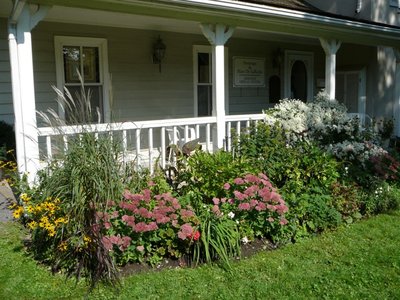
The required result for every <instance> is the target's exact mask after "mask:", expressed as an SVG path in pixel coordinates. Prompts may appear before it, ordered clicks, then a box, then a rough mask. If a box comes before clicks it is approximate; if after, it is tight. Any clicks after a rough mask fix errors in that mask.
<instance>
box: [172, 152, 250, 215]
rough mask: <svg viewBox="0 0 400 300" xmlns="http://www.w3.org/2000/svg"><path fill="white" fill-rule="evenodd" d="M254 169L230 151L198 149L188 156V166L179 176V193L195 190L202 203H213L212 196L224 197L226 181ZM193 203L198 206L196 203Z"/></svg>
mask: <svg viewBox="0 0 400 300" xmlns="http://www.w3.org/2000/svg"><path fill="white" fill-rule="evenodd" d="M252 169H253V167H252V166H251V165H250V164H249V163H248V162H246V161H245V160H244V159H240V158H235V157H233V156H232V154H231V153H229V152H225V151H218V152H216V153H207V152H202V151H197V152H196V153H195V154H194V155H192V156H191V157H189V158H188V160H187V166H186V168H185V169H184V170H183V171H182V172H181V173H180V174H179V176H178V178H179V187H180V188H179V189H178V193H179V194H180V195H185V194H187V193H189V192H194V193H195V194H197V196H198V198H199V199H201V203H212V202H211V200H212V198H214V197H223V195H224V189H223V186H224V183H226V182H229V181H230V180H232V179H234V178H236V177H238V176H240V175H243V174H245V173H248V172H251V170H252ZM193 205H194V206H196V207H197V206H198V205H196V204H194V203H193Z"/></svg>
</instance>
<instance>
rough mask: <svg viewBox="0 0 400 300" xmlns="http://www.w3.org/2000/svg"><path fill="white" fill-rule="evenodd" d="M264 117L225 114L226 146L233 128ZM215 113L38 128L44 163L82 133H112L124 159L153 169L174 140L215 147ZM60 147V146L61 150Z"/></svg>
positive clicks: (162, 161)
mask: <svg viewBox="0 0 400 300" xmlns="http://www.w3.org/2000/svg"><path fill="white" fill-rule="evenodd" d="M262 119H264V115H263V114H252V115H230V116H226V117H225V132H226V138H225V141H224V145H225V149H226V150H228V151H229V150H231V147H232V143H231V138H232V134H231V132H232V129H234V130H235V131H236V132H237V133H238V135H240V133H241V132H242V130H243V128H246V127H248V126H249V125H250V123H251V122H252V121H257V120H262ZM216 125H217V122H216V117H201V118H180V119H166V120H151V121H139V122H121V123H110V124H93V125H74V126H62V127H58V128H53V127H40V128H38V136H39V149H40V158H41V163H40V165H41V167H43V166H45V165H46V164H47V163H48V162H49V161H50V160H51V159H52V158H53V157H54V156H55V155H57V152H59V151H65V150H66V149H67V148H68V141H69V139H71V138H73V137H79V135H80V134H82V133H93V134H95V135H100V134H111V136H112V137H113V138H120V139H121V143H122V147H123V149H122V150H123V153H124V155H123V159H124V161H125V162H133V163H134V164H135V165H136V167H137V168H140V167H146V168H148V169H149V171H150V172H151V173H153V172H154V168H155V166H156V165H157V164H159V165H160V166H161V167H162V168H165V167H166V165H167V163H168V162H169V159H168V152H167V148H168V146H169V145H171V144H175V145H180V146H182V145H183V144H184V143H187V142H188V141H190V140H193V139H197V140H198V143H199V144H200V145H201V146H202V149H203V150H205V151H209V152H212V151H213V150H214V147H213V145H214V139H213V136H214V134H213V130H214V129H215V128H216ZM60 149H61V150H60Z"/></svg>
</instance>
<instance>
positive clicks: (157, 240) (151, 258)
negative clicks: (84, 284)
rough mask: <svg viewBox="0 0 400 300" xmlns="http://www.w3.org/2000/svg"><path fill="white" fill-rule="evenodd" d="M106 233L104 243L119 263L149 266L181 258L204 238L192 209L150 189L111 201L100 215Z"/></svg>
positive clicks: (167, 195) (98, 218)
mask: <svg viewBox="0 0 400 300" xmlns="http://www.w3.org/2000/svg"><path fill="white" fill-rule="evenodd" d="M97 221H98V225H99V226H100V228H103V231H104V232H105V234H104V236H103V238H102V243H103V245H104V247H105V248H106V249H107V250H108V251H112V253H113V255H114V257H115V258H116V260H117V262H118V263H119V264H121V265H124V264H126V263H129V262H143V261H146V262H149V263H150V264H151V265H155V264H157V263H159V262H160V260H161V259H162V258H180V257H181V256H182V255H184V254H188V251H189V249H190V246H191V245H192V244H193V243H195V242H196V241H197V240H198V239H199V238H200V235H201V234H200V232H199V230H198V226H199V219H198V218H197V217H196V215H195V213H194V212H193V210H192V208H191V207H190V206H188V205H186V206H182V205H181V203H180V201H179V200H178V199H176V198H175V197H173V196H172V195H171V194H170V193H163V194H154V193H152V192H151V191H150V190H149V189H145V190H143V191H142V192H141V193H137V194H133V193H131V192H129V191H125V193H124V198H123V200H122V201H118V202H115V201H109V202H108V209H107V211H106V212H105V213H102V212H98V213H97Z"/></svg>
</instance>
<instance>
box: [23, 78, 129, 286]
mask: <svg viewBox="0 0 400 300" xmlns="http://www.w3.org/2000/svg"><path fill="white" fill-rule="evenodd" d="M81 82H82V80H81ZM56 92H57V95H58V101H59V103H60V104H61V105H62V107H64V108H65V109H67V110H68V111H69V112H70V113H69V116H68V117H69V122H72V123H74V124H79V123H80V122H84V123H86V124H89V123H91V122H92V120H93V119H94V114H95V110H94V109H92V108H91V104H90V90H89V91H87V92H86V91H85V89H84V87H83V84H82V87H81V94H79V95H76V96H77V97H78V100H75V99H74V97H73V96H72V95H71V94H70V93H69V91H68V90H67V89H65V90H64V92H62V91H60V90H57V89H56ZM40 115H41V116H42V118H43V120H44V121H45V123H46V124H47V125H49V126H52V127H53V128H54V130H55V131H56V132H58V133H59V135H60V136H65V135H66V134H67V133H66V132H63V128H65V127H63V126H62V125H66V123H65V120H62V119H60V118H59V117H58V114H57V113H56V112H55V111H53V110H49V111H48V112H47V113H40ZM93 126H94V125H93ZM80 129H81V131H80V132H79V133H77V134H75V135H69V138H68V147H67V149H59V150H58V153H59V154H58V156H57V157H56V158H53V160H52V162H51V163H50V164H49V165H48V166H47V167H46V168H45V169H44V170H42V171H41V172H40V173H39V180H38V182H37V186H36V187H35V188H34V189H33V190H31V191H29V192H30V193H31V195H32V201H33V202H34V203H36V205H37V206H40V205H44V204H45V203H46V201H47V200H46V199H59V200H58V201H59V204H58V205H59V209H60V214H62V215H63V216H65V217H66V218H67V219H68V221H67V222H66V223H63V224H62V226H60V227H56V228H55V231H56V232H55V234H54V236H52V239H47V236H48V235H49V232H48V230H47V229H46V228H43V227H40V226H39V227H37V228H36V229H35V230H36V232H37V233H38V234H35V235H33V236H32V249H34V250H36V251H43V249H44V248H46V249H47V250H48V251H47V252H46V255H47V260H48V261H49V262H50V263H51V264H52V268H53V269H54V270H58V269H59V268H62V269H64V270H66V272H67V274H68V275H69V276H76V278H79V277H80V276H82V275H84V276H85V278H87V279H88V281H89V282H90V285H91V287H94V285H95V284H96V283H97V282H98V281H105V282H109V283H112V284H115V283H117V281H118V276H117V269H116V266H115V264H114V261H113V259H112V257H111V256H110V253H109V251H108V249H106V248H105V247H104V245H103V243H102V242H101V241H102V238H103V236H102V233H101V232H100V231H98V230H97V229H96V226H95V225H96V221H97V220H96V213H97V212H99V211H103V212H105V210H106V209H107V205H106V204H107V201H108V200H109V199H119V198H120V197H121V195H122V192H123V189H124V182H123V180H122V178H124V176H123V175H124V172H125V171H126V169H125V166H124V165H123V164H122V159H121V155H122V154H121V149H122V147H121V141H120V140H119V139H118V138H116V137H112V136H111V135H110V134H108V133H105V134H101V133H97V132H96V130H95V128H93V127H92V125H88V126H86V127H85V126H80ZM39 233H41V234H39ZM51 234H53V233H51Z"/></svg>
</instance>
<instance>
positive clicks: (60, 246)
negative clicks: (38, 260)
mask: <svg viewBox="0 0 400 300" xmlns="http://www.w3.org/2000/svg"><path fill="white" fill-rule="evenodd" d="M67 248H68V245H67V242H65V241H63V242H61V243H60V244H59V245H58V249H59V250H60V251H65V250H67Z"/></svg>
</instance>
